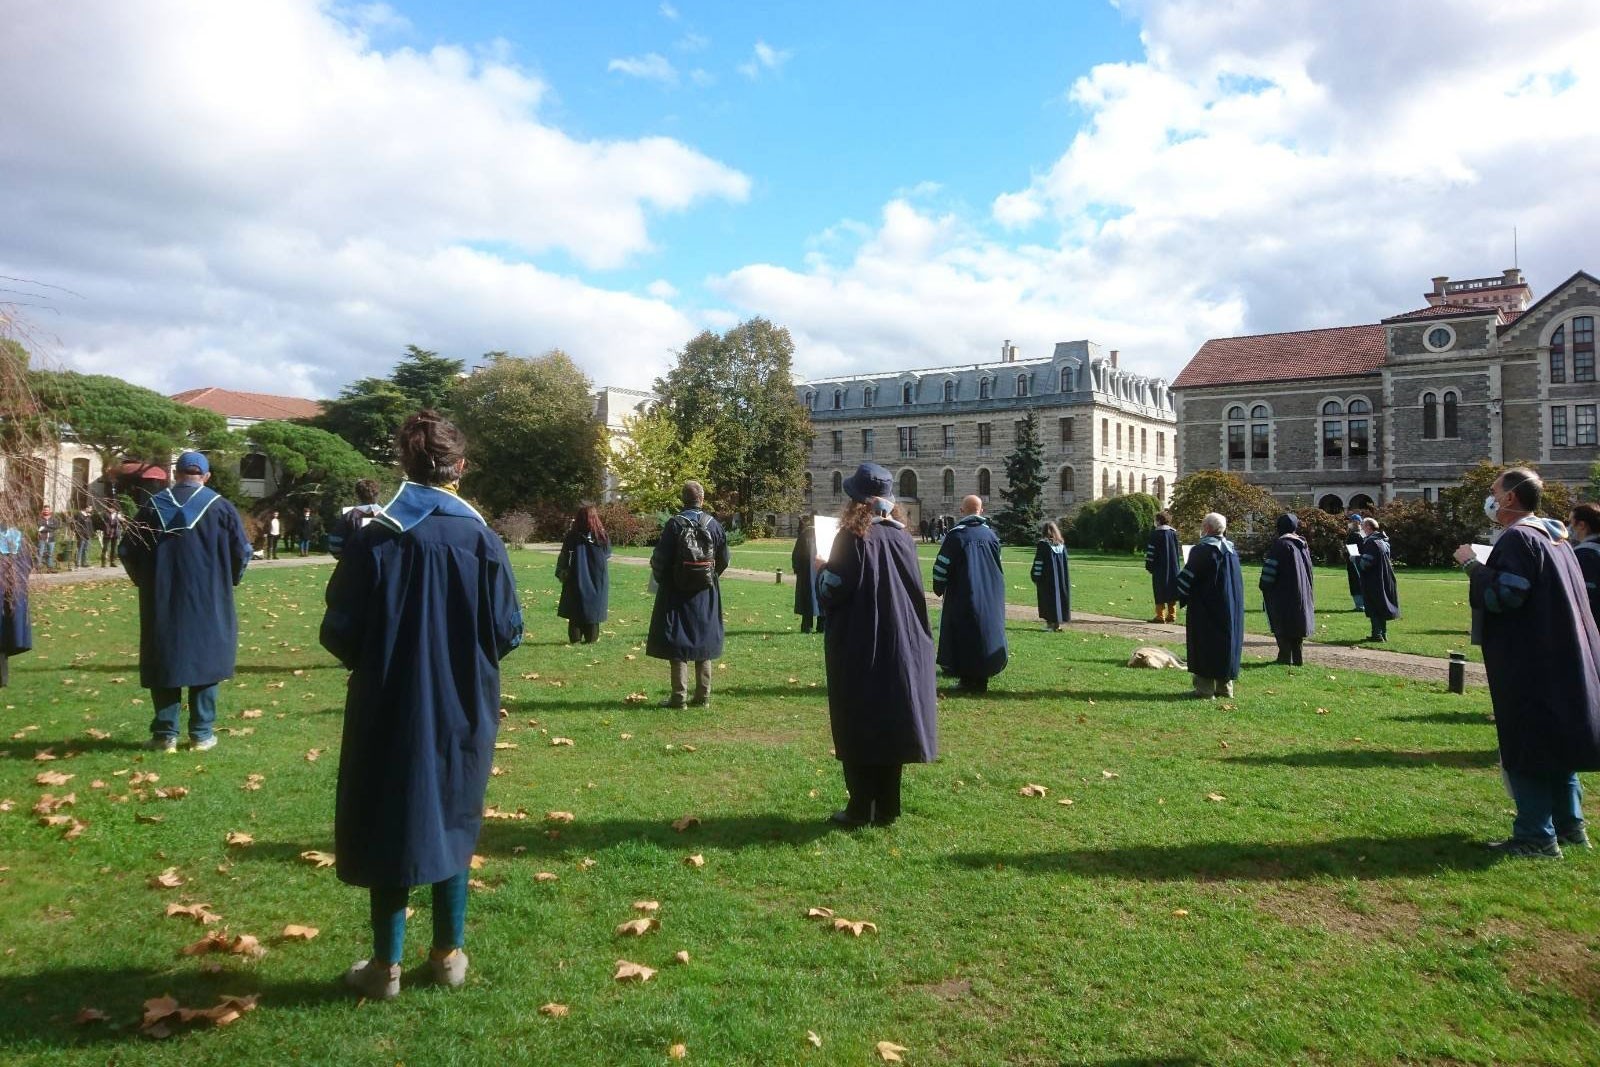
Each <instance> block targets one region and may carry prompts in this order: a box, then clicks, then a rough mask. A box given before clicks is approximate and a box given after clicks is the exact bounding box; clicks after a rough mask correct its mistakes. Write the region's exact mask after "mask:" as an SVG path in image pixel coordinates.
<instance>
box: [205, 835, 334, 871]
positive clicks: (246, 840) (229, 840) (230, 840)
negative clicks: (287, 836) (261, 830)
mask: <svg viewBox="0 0 1600 1067" xmlns="http://www.w3.org/2000/svg"><path fill="white" fill-rule="evenodd" d="M222 841H223V843H224V844H225V845H227V846H228V847H229V848H244V847H245V846H246V845H253V844H255V843H256V839H255V837H254V836H252V835H251V834H247V833H245V832H244V831H242V830H229V831H228V834H227V836H226V837H224V838H223V839H222ZM302 858H306V857H302ZM319 866H320V864H319Z"/></svg>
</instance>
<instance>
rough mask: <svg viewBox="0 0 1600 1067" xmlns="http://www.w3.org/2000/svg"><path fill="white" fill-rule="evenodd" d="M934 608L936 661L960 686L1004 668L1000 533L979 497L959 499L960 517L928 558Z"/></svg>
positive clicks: (976, 689)
mask: <svg viewBox="0 0 1600 1067" xmlns="http://www.w3.org/2000/svg"><path fill="white" fill-rule="evenodd" d="M933 592H934V595H935V596H939V597H943V598H944V607H943V609H942V610H941V611H940V612H939V666H940V667H942V668H943V669H944V672H945V673H946V674H953V675H955V676H956V677H957V678H958V679H960V688H961V690H962V691H963V692H968V693H982V692H984V691H985V690H987V689H988V688H989V679H990V678H992V677H993V676H995V675H997V674H999V673H1000V672H1001V671H1003V670H1005V669H1006V660H1007V656H1008V653H1007V649H1006V579H1005V574H1004V572H1003V571H1002V570H1001V568H1000V539H999V538H998V537H996V536H995V532H994V528H993V527H992V526H990V525H989V520H988V519H986V518H984V517H983V499H982V498H981V497H976V496H969V497H967V498H965V499H964V500H962V501H961V521H959V522H957V523H956V524H955V526H954V527H952V528H951V530H950V532H949V533H948V534H946V535H945V538H944V541H943V542H942V543H941V544H940V545H939V555H938V557H937V558H935V559H934V561H933Z"/></svg>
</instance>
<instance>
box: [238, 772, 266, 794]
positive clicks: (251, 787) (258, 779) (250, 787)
mask: <svg viewBox="0 0 1600 1067" xmlns="http://www.w3.org/2000/svg"><path fill="white" fill-rule="evenodd" d="M266 780H267V778H266V775H263V774H247V775H245V779H244V785H241V786H240V787H239V788H240V789H243V790H244V791H245V792H247V793H254V792H255V791H256V790H258V789H260V788H261V783H262V782H265V781H266Z"/></svg>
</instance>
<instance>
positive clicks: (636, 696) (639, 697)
mask: <svg viewBox="0 0 1600 1067" xmlns="http://www.w3.org/2000/svg"><path fill="white" fill-rule="evenodd" d="M628 658H629V659H632V658H633V657H631V656H630V657H628ZM649 699H650V697H649V696H648V695H647V694H644V693H629V694H628V695H627V696H625V697H623V698H622V702H623V703H624V704H643V703H644V702H645V701H646V700H649Z"/></svg>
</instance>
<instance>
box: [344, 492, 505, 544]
mask: <svg viewBox="0 0 1600 1067" xmlns="http://www.w3.org/2000/svg"><path fill="white" fill-rule="evenodd" d="M434 514H438V515H449V516H452V517H454V518H459V519H476V520H477V521H478V523H479V524H480V525H482V526H487V525H489V524H488V523H486V522H484V521H483V516H482V515H479V514H478V512H477V511H476V510H475V509H474V508H473V506H472V505H471V504H469V503H467V502H466V501H465V500H462V499H461V498H460V497H459V496H457V495H456V494H454V493H451V492H447V491H445V490H443V489H435V488H434V487H433V486H431V485H420V484H418V483H417V482H404V483H402V484H401V486H400V491H399V492H398V493H396V494H395V495H394V499H393V500H391V501H389V502H388V503H387V504H385V505H384V506H383V514H381V515H377V516H374V517H373V520H372V521H373V522H375V523H381V524H382V525H384V526H387V527H389V529H391V530H394V531H395V532H396V533H406V532H408V531H409V530H410V529H411V528H412V527H414V526H416V525H417V523H419V522H421V521H422V520H423V519H426V518H427V517H428V516H429V515H434Z"/></svg>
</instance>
